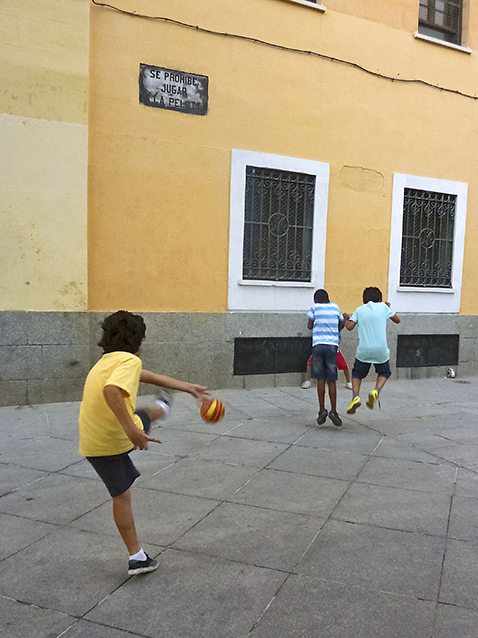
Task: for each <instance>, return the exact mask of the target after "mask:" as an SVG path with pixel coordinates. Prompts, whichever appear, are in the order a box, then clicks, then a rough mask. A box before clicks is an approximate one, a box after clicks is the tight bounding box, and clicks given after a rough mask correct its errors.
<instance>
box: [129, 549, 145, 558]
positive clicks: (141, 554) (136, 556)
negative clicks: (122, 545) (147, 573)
mask: <svg viewBox="0 0 478 638" xmlns="http://www.w3.org/2000/svg"><path fill="white" fill-rule="evenodd" d="M129 559H130V560H146V554H145V553H144V551H143V549H142V548H141V549H140V550H139V552H138V553H137V554H133V556H130V557H129Z"/></svg>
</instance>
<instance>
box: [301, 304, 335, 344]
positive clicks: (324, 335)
mask: <svg viewBox="0 0 478 638" xmlns="http://www.w3.org/2000/svg"><path fill="white" fill-rule="evenodd" d="M307 317H308V318H309V319H312V321H313V322H314V327H313V329H312V345H313V346H316V345H317V344H319V343H324V344H326V345H329V346H338V345H339V321H342V320H343V316H342V313H341V312H340V310H339V307H338V306H337V304H336V303H332V302H331V301H330V302H329V303H315V304H314V305H313V306H312V308H311V309H310V310H309V312H308V313H307Z"/></svg>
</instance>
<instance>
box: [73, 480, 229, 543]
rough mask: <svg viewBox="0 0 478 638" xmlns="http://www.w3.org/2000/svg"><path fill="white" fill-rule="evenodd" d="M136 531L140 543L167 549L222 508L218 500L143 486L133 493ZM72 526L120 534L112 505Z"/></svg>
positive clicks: (92, 512) (135, 489) (97, 509)
mask: <svg viewBox="0 0 478 638" xmlns="http://www.w3.org/2000/svg"><path fill="white" fill-rule="evenodd" d="M132 503H133V512H134V518H135V523H136V531H137V533H138V536H139V538H140V541H141V542H148V543H154V544H155V545H160V546H166V545H169V544H170V543H172V542H174V541H175V540H177V539H178V538H179V537H180V536H182V535H183V534H184V533H185V532H187V531H188V530H189V529H191V527H193V526H194V525H196V524H197V523H198V522H199V521H200V520H202V519H203V518H204V517H205V516H207V515H208V514H209V512H211V511H212V510H213V509H215V508H216V507H217V506H218V505H219V501H215V500H212V499H206V498H195V497H192V496H184V495H183V494H170V493H169V492H161V491H158V490H154V489H144V488H142V487H137V488H133V490H132ZM71 525H72V527H76V528H79V529H83V530H90V531H94V532H98V533H102V534H109V535H113V536H114V537H115V538H116V537H117V536H118V532H117V530H116V527H115V525H114V522H113V515H112V511H111V503H110V502H108V503H106V504H105V505H102V506H101V507H97V508H96V509H94V510H93V511H91V512H89V513H88V514H85V515H84V516H82V517H80V518H78V519H77V520H75V521H74V522H73V523H71Z"/></svg>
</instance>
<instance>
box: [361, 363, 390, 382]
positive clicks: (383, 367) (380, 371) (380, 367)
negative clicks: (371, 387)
mask: <svg viewBox="0 0 478 638" xmlns="http://www.w3.org/2000/svg"><path fill="white" fill-rule="evenodd" d="M371 365H372V364H371V363H365V362H364V361H359V360H358V359H355V361H354V367H353V370H352V379H360V380H362V379H365V377H366V376H367V374H368V372H369V370H370V366H371ZM373 365H374V366H375V372H376V373H377V375H378V376H379V377H385V378H386V379H388V378H389V377H390V376H391V374H392V373H391V371H390V361H385V363H374V364H373Z"/></svg>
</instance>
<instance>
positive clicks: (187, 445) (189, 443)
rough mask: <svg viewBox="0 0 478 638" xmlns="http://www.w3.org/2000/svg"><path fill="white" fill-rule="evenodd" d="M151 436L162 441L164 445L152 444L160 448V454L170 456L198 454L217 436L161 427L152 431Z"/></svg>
mask: <svg viewBox="0 0 478 638" xmlns="http://www.w3.org/2000/svg"><path fill="white" fill-rule="evenodd" d="M151 435H152V436H153V437H154V438H155V439H159V440H160V441H162V444H161V445H160V444H159V443H155V444H153V443H151V445H156V446H158V452H160V453H161V454H164V455H168V456H187V455H188V454H196V453H197V452H198V451H199V450H201V448H203V447H204V446H205V445H207V444H209V443H211V441H214V440H215V439H216V438H217V436H219V435H214V434H208V433H205V432H191V431H189V430H173V429H171V428H166V427H159V428H154V430H152V432H151Z"/></svg>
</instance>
